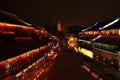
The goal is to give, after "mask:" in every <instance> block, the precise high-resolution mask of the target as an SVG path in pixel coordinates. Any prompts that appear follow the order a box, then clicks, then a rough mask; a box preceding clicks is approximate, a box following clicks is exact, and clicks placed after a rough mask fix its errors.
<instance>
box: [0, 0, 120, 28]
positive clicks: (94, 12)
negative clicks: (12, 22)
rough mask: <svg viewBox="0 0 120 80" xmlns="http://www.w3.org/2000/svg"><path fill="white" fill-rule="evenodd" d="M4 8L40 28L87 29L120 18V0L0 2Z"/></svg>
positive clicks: (8, 0)
mask: <svg viewBox="0 0 120 80" xmlns="http://www.w3.org/2000/svg"><path fill="white" fill-rule="evenodd" d="M0 9H1V10H5V11H8V12H11V13H14V14H16V15H17V16H19V17H21V18H23V19H24V20H26V21H27V22H30V23H34V24H37V25H44V24H57V22H58V21H61V23H62V26H63V27H64V28H67V27H69V26H72V25H80V26H82V27H83V26H88V25H91V24H93V23H95V22H96V21H99V22H101V21H104V20H108V19H110V18H112V17H114V16H118V15H120V0H0Z"/></svg>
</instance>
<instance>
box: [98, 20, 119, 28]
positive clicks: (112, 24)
mask: <svg viewBox="0 0 120 80" xmlns="http://www.w3.org/2000/svg"><path fill="white" fill-rule="evenodd" d="M119 20H120V18H117V19H115V20H114V21H112V22H111V23H109V24H107V25H105V26H104V27H101V28H99V30H102V29H104V28H107V27H108V26H111V25H113V24H114V23H116V22H118V21H119Z"/></svg>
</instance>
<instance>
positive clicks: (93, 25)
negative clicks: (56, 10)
mask: <svg viewBox="0 0 120 80" xmlns="http://www.w3.org/2000/svg"><path fill="white" fill-rule="evenodd" d="M97 24H98V22H96V23H95V24H94V25H93V26H91V27H88V28H86V29H83V30H82V32H83V31H86V30H88V29H90V28H92V27H94V26H96V25H97Z"/></svg>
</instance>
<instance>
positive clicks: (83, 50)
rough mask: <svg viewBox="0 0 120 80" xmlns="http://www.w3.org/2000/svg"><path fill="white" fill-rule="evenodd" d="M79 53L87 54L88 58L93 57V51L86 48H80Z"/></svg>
mask: <svg viewBox="0 0 120 80" xmlns="http://www.w3.org/2000/svg"><path fill="white" fill-rule="evenodd" d="M80 51H81V53H82V54H84V55H86V56H88V57H89V58H91V59H93V52H92V51H89V50H86V49H84V48H81V49H80Z"/></svg>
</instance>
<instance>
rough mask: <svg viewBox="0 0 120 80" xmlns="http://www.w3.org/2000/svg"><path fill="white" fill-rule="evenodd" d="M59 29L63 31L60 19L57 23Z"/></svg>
mask: <svg viewBox="0 0 120 80" xmlns="http://www.w3.org/2000/svg"><path fill="white" fill-rule="evenodd" d="M57 30H58V31H62V26H61V23H60V21H58V24H57Z"/></svg>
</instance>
